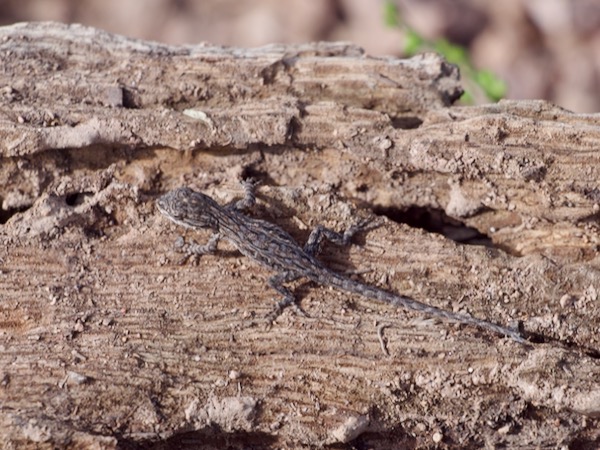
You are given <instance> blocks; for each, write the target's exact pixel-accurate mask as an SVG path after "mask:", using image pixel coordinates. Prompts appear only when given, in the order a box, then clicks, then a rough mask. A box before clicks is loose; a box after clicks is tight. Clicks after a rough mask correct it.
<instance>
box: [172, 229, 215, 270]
mask: <svg viewBox="0 0 600 450" xmlns="http://www.w3.org/2000/svg"><path fill="white" fill-rule="evenodd" d="M220 239H221V235H220V234H219V233H215V234H213V235H212V236H211V237H210V239H209V240H208V242H207V243H206V244H204V245H201V244H197V243H196V242H194V241H190V242H187V243H186V242H185V240H184V239H183V238H182V237H179V238H177V240H176V241H175V247H176V248H177V251H178V252H179V253H183V254H184V255H183V257H182V258H181V259H180V260H179V262H178V264H180V265H181V264H183V263H185V262H186V261H187V260H188V259H189V258H191V257H193V258H194V260H195V261H197V260H198V258H199V257H200V256H202V255H209V254H212V253H215V252H216V251H217V244H218V243H219V240H220Z"/></svg>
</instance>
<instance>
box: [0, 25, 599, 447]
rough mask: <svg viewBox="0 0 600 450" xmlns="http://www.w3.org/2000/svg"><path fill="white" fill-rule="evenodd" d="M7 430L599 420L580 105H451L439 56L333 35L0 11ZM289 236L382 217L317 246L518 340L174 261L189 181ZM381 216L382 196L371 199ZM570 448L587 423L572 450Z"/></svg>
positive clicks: (197, 438) (2, 431) (80, 438)
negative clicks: (229, 41)
mask: <svg viewBox="0 0 600 450" xmlns="http://www.w3.org/2000/svg"><path fill="white" fill-rule="evenodd" d="M0 51H1V54H2V70H1V71H0V92H1V95H0V158H1V159H0V180H1V182H0V187H1V190H0V203H1V210H0V222H1V223H2V224H1V225H0V239H1V240H2V247H1V248H0V252H1V253H0V382H1V383H0V442H2V445H3V446H4V447H6V448H11V447H12V448H17V447H18V448H56V447H59V448H61V447H65V448H223V447H224V446H229V447H230V448H247V447H248V446H254V447H257V448H258V447H260V448H265V447H273V448H309V447H314V446H332V447H333V448H340V447H341V446H343V445H348V446H351V445H355V446H358V447H365V448H366V447H369V448H390V447H393V446H397V447H401V448H423V447H437V448H482V447H489V448H492V447H494V446H505V447H507V448H523V447H528V446H529V447H533V446H539V447H542V448H544V447H554V446H566V447H568V446H572V445H580V446H582V447H583V448H593V446H594V443H597V442H598V439H600V436H599V432H598V429H600V422H599V420H598V417H599V416H600V383H599V380H600V338H599V331H600V307H599V302H600V299H599V298H598V296H599V290H600V257H599V254H598V250H599V248H600V235H599V229H600V226H599V221H600V186H599V184H598V180H599V179H600V150H599V149H600V116H599V115H597V114H594V115H582V114H573V113H570V112H568V111H565V110H563V109H561V108H559V107H557V106H554V105H551V104H548V103H546V102H543V101H502V102H500V103H498V104H493V105H485V106H470V107H468V106H462V107H458V106H453V103H454V102H455V100H457V99H458V97H459V96H460V94H461V85H460V80H459V75H458V72H457V70H456V68H454V67H453V66H452V65H449V64H448V63H446V62H445V61H443V60H442V59H441V58H440V57H438V56H436V55H433V54H429V55H423V56H419V57H415V58H412V59H408V60H400V59H396V58H374V57H369V56H367V55H365V54H364V53H363V52H362V51H361V50H360V49H359V48H357V47H355V46H353V45H350V44H346V43H318V44H306V45H298V46H284V45H273V46H269V47H264V48H258V49H232V48H222V47H215V46H211V45H207V44H201V45H195V46H187V47H171V46H166V45H161V44H158V43H153V42H143V41H136V40H132V39H127V38H124V37H121V36H115V35H110V34H107V33H105V32H102V31H99V30H96V29H91V28H85V27H82V26H77V25H72V26H66V25H59V24H52V23H41V24H18V25H13V26H9V27H4V28H0ZM245 176H253V177H255V178H257V179H260V180H261V182H262V185H261V187H260V188H259V204H258V205H257V207H256V208H255V211H254V212H253V215H255V216H256V217H261V218H264V219H268V220H271V221H273V222H275V223H277V224H279V225H280V226H282V227H283V228H285V229H286V230H288V231H289V232H290V233H291V234H292V235H293V236H294V237H296V238H297V239H298V241H300V242H302V241H303V240H305V239H306V237H307V236H308V234H309V232H310V229H311V228H312V227H313V226H315V225H317V224H325V225H326V226H329V227H330V228H334V229H338V230H342V229H344V228H346V227H348V226H349V225H350V224H352V223H354V222H355V221H356V220H357V218H358V217H373V218H374V220H375V217H376V215H379V216H381V217H382V219H381V220H383V223H384V224H383V226H382V227H380V228H378V229H376V230H372V231H369V232H367V233H362V234H361V235H360V236H358V238H357V239H356V240H355V245H353V246H351V247H349V248H337V247H335V246H333V245H328V246H326V248H325V249H324V252H323V255H322V258H323V260H324V261H325V262H326V264H328V265H329V266H330V267H332V268H334V269H335V270H338V271H340V272H344V273H347V274H348V276H352V277H356V278H357V279H361V280H363V281H364V282H367V283H372V284H376V285H379V286H381V287H383V288H385V289H388V290H391V291H395V292H398V293H402V294H405V295H410V296H412V297H414V298H415V299H418V300H420V301H426V302H429V303H431V304H434V305H436V306H439V307H443V308H447V309H451V310H454V311H461V312H464V313H469V314H472V315H473V316H477V317H479V318H484V319H487V320H490V321H494V322H496V323H500V324H503V325H508V324H512V323H517V322H519V323H521V324H522V327H523V328H524V330H525V332H526V333H527V335H528V336H529V337H530V339H531V341H532V345H531V346H530V347H524V346H520V345H518V344H517V343H514V342H512V341H510V340H507V339H503V338H502V337H499V336H496V335H492V334H490V333H486V332H483V331H480V330H477V329H472V328H470V327H465V326H459V325H456V324H448V323H443V322H438V321H434V320H431V319H429V318H427V317H421V316H419V315H418V314H413V313H409V312H406V311H402V310H396V309H394V308H391V307H389V306H386V305H380V304H376V303H373V302H372V301H369V300H366V299H363V298H360V297H358V296H355V295H350V294H346V293H340V292H336V291H333V290H331V289H328V288H326V287H321V286H316V285H314V284H311V283H305V282H302V281H299V282H297V283H294V284H293V286H294V288H295V289H296V292H297V293H298V296H299V298H300V305H301V306H302V308H303V309H304V310H305V311H306V313H307V316H308V317H302V316H299V315H297V314H295V313H294V311H293V310H291V309H290V310H286V311H285V312H284V313H283V314H282V315H281V316H280V317H279V318H278V319H277V320H276V321H275V322H274V323H273V324H272V325H271V326H268V324H267V323H266V321H265V320H264V316H265V315H266V314H268V313H269V312H270V311H271V310H272V308H273V305H274V303H273V301H274V299H275V298H276V293H275V292H273V291H272V290H270V289H269V287H268V286H267V284H266V279H267V278H268V277H269V276H270V275H272V274H271V273H269V272H268V271H266V270H264V269H262V268H260V267H258V266H257V265H255V264H254V263H253V262H252V261H250V260H248V259H246V258H243V257H241V256H240V255H239V254H237V253H236V252H235V251H233V249H232V248H230V247H228V246H227V245H223V246H222V250H221V251H220V253H219V254H217V255H214V256H205V257H203V258H201V259H200V260H199V261H198V262H197V264H187V265H179V264H177V261H178V259H179V258H180V255H178V254H177V252H176V249H175V247H174V245H173V242H174V241H175V239H176V238H177V236H180V235H184V237H185V238H186V239H195V240H197V241H199V242H200V241H203V240H205V239H207V238H208V235H206V234H203V233H197V232H190V231H186V230H183V229H181V228H179V227H177V226H175V225H174V224H171V223H169V222H168V221H167V220H166V219H164V218H163V217H161V216H160V214H159V213H158V212H157V211H156V210H155V208H154V201H155V199H156V198H157V197H158V196H159V195H160V194H161V193H163V192H165V191H167V190H170V189H172V188H175V187H178V186H181V185H188V186H191V187H193V188H195V189H198V190H202V191H204V192H207V193H209V194H210V195H212V196H214V197H215V198H216V199H217V200H218V201H220V202H222V203H225V202H228V201H231V200H233V199H234V198H236V197H237V196H239V195H240V194H241V189H240V188H239V186H238V180H239V179H240V178H241V177H245ZM384 218H385V219H384ZM586 446H587V447H586Z"/></svg>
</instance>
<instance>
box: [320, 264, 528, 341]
mask: <svg viewBox="0 0 600 450" xmlns="http://www.w3.org/2000/svg"><path fill="white" fill-rule="evenodd" d="M330 274H331V275H332V276H331V277H328V279H327V280H315V281H318V282H319V283H322V284H325V285H326V284H332V285H334V287H336V288H338V289H341V290H344V291H346V292H351V293H353V294H359V295H363V296H365V297H368V298H370V299H372V300H378V301H380V302H382V303H387V304H389V305H393V306H396V307H399V308H405V309H409V310H412V311H416V312H419V313H423V314H426V315H428V316H431V317H434V318H435V317H438V318H442V319H446V320H449V321H452V322H459V323H463V324H467V325H474V326H476V327H479V328H482V329H484V330H489V331H492V332H494V333H498V334H500V335H504V336H508V337H510V338H512V339H513V340H515V341H516V342H519V343H520V344H527V343H528V341H527V340H526V339H525V338H524V337H523V336H522V335H521V333H519V331H518V330H513V329H510V328H507V327H503V326H501V325H497V324H495V323H492V322H488V321H487V320H481V319H477V318H475V317H471V316H468V315H466V314H458V313H454V312H451V311H447V310H444V309H441V308H437V307H435V306H431V305H427V304H426V303H421V302H419V301H417V300H414V299H412V298H410V297H405V296H403V295H398V294H394V293H392V292H388V291H386V290H384V289H381V288H378V287H375V286H371V285H368V284H363V283H360V282H358V281H354V280H351V279H350V278H346V277H343V276H341V275H339V274H336V273H334V272H330Z"/></svg>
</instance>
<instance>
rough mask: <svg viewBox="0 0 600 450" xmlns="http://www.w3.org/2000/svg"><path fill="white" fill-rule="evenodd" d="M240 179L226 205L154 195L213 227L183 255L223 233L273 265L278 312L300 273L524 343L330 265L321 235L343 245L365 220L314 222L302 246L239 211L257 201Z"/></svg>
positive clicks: (186, 195) (250, 184)
mask: <svg viewBox="0 0 600 450" xmlns="http://www.w3.org/2000/svg"><path fill="white" fill-rule="evenodd" d="M242 185H243V187H244V190H245V197H244V198H243V199H241V200H238V201H237V202H234V203H231V204H227V205H225V206H221V205H219V204H218V203H217V202H216V201H215V200H213V199H212V198H211V197H209V196H208V195H205V194H202V193H200V192H196V191H194V190H192V189H190V188H188V187H182V188H179V189H175V190H173V191H171V192H169V193H167V194H165V195H163V196H162V197H160V198H159V199H158V200H157V202H156V205H157V207H158V210H159V211H160V212H161V213H162V214H163V215H165V216H166V217H167V218H169V219H170V220H172V221H173V222H175V223H177V224H179V225H182V226H184V227H187V228H192V229H194V230H199V229H205V228H208V229H210V230H212V231H213V233H214V234H213V235H212V237H211V238H210V239H209V241H208V243H207V244H205V245H198V244H195V243H190V244H183V245H182V247H183V248H182V251H184V252H185V253H186V254H187V256H191V255H204V254H208V253H214V252H216V250H217V244H218V242H219V240H220V239H222V238H225V239H227V240H228V241H230V242H231V243H232V244H233V245H234V246H235V247H236V248H237V249H238V250H239V251H240V252H241V253H242V254H243V255H245V256H247V257H249V258H251V259H253V260H254V261H256V262H257V263H259V264H261V265H262V266H264V267H266V268H268V269H270V270H272V271H275V272H276V274H275V275H274V276H272V277H271V278H269V280H268V283H269V286H270V287H271V288H273V289H275V290H276V291H277V292H279V293H280V294H281V295H282V296H283V300H281V301H280V302H279V303H278V305H277V308H276V311H277V313H279V312H280V311H281V310H283V308H285V307H286V306H289V305H291V304H295V301H296V299H295V297H294V294H293V293H292V291H290V290H289V289H288V288H286V287H285V286H284V283H289V282H291V281H294V280H296V279H298V278H302V277H304V278H308V279H309V280H311V281H313V282H315V283H318V284H321V285H324V286H331V287H334V288H337V289H341V290H343V291H347V292H350V293H353V294H358V295H362V296H364V297H367V298H369V299H372V300H377V301H380V302H383V303H387V304H390V305H393V306H397V307H401V308H406V309H409V310H413V311H417V312H420V313H423V314H426V315H429V316H431V317H434V318H441V319H446V320H450V321H454V322H459V323H462V324H467V325H474V326H476V327H479V328H482V329H485V330H489V331H492V332H495V333H498V334H501V335H505V336H508V337H510V338H512V339H514V340H515V341H517V342H519V343H522V344H524V343H526V342H527V341H526V340H525V339H524V338H523V336H522V335H521V334H520V333H519V332H518V331H517V330H514V329H510V328H507V327H503V326H500V325H497V324H495V323H492V322H488V321H486V320H481V319H477V318H474V317H471V316H468V315H464V314H459V313H454V312H451V311H447V310H444V309H441V308H437V307H435V306H431V305H427V304H425V303H421V302H419V301H417V300H414V299H412V298H410V297H405V296H403V295H398V294H394V293H392V292H389V291H386V290H384V289H381V288H378V287H376V286H372V285H369V284H365V283H362V282H359V281H355V280H352V279H350V278H348V277H346V276H343V275H341V274H339V273H337V272H334V271H332V270H331V269H329V268H327V267H326V266H325V265H323V263H321V262H320V261H319V260H318V259H317V258H316V255H317V253H318V251H319V249H320V244H321V241H322V239H323V238H324V237H325V238H327V239H328V240H330V241H332V242H334V243H337V244H341V245H347V244H349V243H350V240H351V238H352V236H353V235H354V234H355V233H356V232H358V231H360V230H364V229H366V228H368V227H366V226H365V225H366V224H367V223H368V222H361V223H358V224H356V225H354V226H352V227H350V228H349V229H348V230H346V231H345V232H344V233H337V232H335V231H332V230H329V229H327V228H325V227H323V226H317V227H316V228H315V229H314V230H313V231H312V232H311V234H310V236H309V238H308V241H307V242H306V244H305V245H304V247H300V245H298V244H297V243H296V241H295V240H294V238H292V236H290V235H289V234H288V233H287V232H286V231H284V230H283V229H282V228H280V227H279V226H277V225H275V224H273V223H270V222H267V221H264V220H259V219H255V218H252V217H250V216H247V215H246V214H244V213H243V211H245V210H247V209H248V208H250V207H252V206H253V205H254V203H255V202H256V197H255V193H254V190H255V186H256V183H255V182H254V181H251V180H246V181H244V182H243V183H242Z"/></svg>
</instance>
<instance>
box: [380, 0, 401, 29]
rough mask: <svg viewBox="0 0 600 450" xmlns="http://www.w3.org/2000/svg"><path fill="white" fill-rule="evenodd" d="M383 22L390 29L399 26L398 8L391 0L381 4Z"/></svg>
mask: <svg viewBox="0 0 600 450" xmlns="http://www.w3.org/2000/svg"><path fill="white" fill-rule="evenodd" d="M383 22H384V23H385V24H386V26H388V27H390V28H397V27H399V26H400V15H399V14H398V7H397V6H396V4H395V3H394V2H393V1H392V0H386V1H385V2H383Z"/></svg>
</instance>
